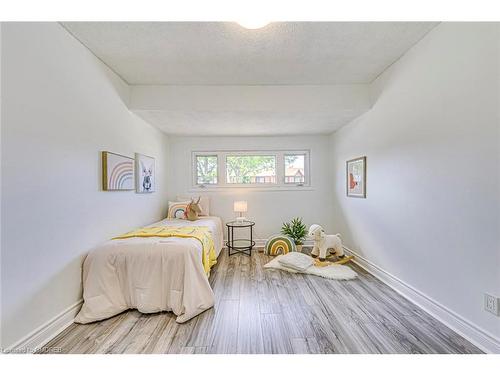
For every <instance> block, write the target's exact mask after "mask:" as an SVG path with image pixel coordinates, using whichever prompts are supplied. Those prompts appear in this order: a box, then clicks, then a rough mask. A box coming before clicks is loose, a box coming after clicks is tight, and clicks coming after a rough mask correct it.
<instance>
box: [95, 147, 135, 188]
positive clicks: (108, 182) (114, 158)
mask: <svg viewBox="0 0 500 375" xmlns="http://www.w3.org/2000/svg"><path fill="white" fill-rule="evenodd" d="M102 189H103V190H106V191H109V190H133V189H134V159H132V158H128V157H126V156H123V155H118V154H114V153H112V152H108V151H103V152H102Z"/></svg>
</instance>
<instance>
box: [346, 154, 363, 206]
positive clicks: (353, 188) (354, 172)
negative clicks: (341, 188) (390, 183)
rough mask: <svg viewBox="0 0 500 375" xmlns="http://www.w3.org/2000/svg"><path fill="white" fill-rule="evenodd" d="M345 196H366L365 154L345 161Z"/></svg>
mask: <svg viewBox="0 0 500 375" xmlns="http://www.w3.org/2000/svg"><path fill="white" fill-rule="evenodd" d="M346 185H347V190H346V191H347V196H348V197H355V198H366V156H362V157H360V158H356V159H351V160H348V161H347V162H346Z"/></svg>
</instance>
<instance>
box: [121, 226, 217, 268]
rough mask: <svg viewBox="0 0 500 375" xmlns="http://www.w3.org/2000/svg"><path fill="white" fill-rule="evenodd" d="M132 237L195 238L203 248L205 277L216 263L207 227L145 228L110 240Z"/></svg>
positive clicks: (212, 242)
mask: <svg viewBox="0 0 500 375" xmlns="http://www.w3.org/2000/svg"><path fill="white" fill-rule="evenodd" d="M132 237H181V238H196V239H197V240H198V241H200V243H201V246H202V248H203V251H202V262H203V268H204V269H205V272H206V274H207V275H209V274H210V269H211V268H212V266H214V265H215V264H216V263H217V256H216V255H215V246H214V240H213V239H212V234H211V233H210V230H209V229H208V227H146V228H140V229H136V230H133V231H131V232H128V233H125V234H123V235H121V236H118V237H114V238H112V239H113V240H122V239H126V238H132Z"/></svg>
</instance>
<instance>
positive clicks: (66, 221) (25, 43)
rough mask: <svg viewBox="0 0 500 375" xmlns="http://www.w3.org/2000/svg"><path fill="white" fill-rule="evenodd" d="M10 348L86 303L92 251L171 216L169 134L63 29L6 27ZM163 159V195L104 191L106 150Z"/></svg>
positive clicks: (5, 255)
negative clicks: (134, 108) (84, 282)
mask: <svg viewBox="0 0 500 375" xmlns="http://www.w3.org/2000/svg"><path fill="white" fill-rule="evenodd" d="M1 84H2V86H1V89H2V113H1V115H2V129H1V141H2V150H1V151H2V176H1V177H2V199H1V202H2V210H1V213H2V215H1V216H2V228H1V229H2V234H3V236H2V242H1V245H2V266H1V276H2V328H3V329H2V347H4V348H5V347H8V346H9V345H11V344H13V343H14V342H16V341H17V340H19V339H20V338H22V337H23V336H25V335H26V334H28V333H29V332H31V331H32V330H34V329H35V328H37V327H39V326H40V325H42V324H43V323H45V322H47V321H48V320H49V319H51V318H53V317H55V316H56V315H57V314H59V313H60V312H62V311H63V310H65V309H66V308H67V307H69V306H71V305H72V304H74V303H75V302H76V301H78V300H79V299H80V298H81V265H82V260H83V257H84V256H85V254H86V253H87V251H88V250H89V249H90V248H91V247H92V246H94V245H96V244H97V243H99V242H101V241H103V240H106V239H108V238H110V237H111V236H113V235H116V234H119V233H121V232H123V231H126V230H129V229H132V228H133V227H136V226H139V225H143V224H146V223H150V222H152V221H154V220H157V219H159V218H161V217H162V216H164V213H165V212H166V205H165V203H166V199H165V196H166V180H165V178H166V173H164V170H165V169H166V166H165V161H166V156H167V139H166V136H165V135H164V134H163V133H161V132H159V131H158V130H156V129H154V128H152V127H151V126H150V125H148V124H146V123H145V122H144V121H142V120H141V119H139V118H137V117H136V116H135V115H133V114H132V113H130V112H129V110H128V109H127V107H126V105H125V104H124V102H123V100H126V99H127V94H128V87H127V86H126V85H125V84H124V83H123V82H122V81H120V79H119V78H118V77H116V76H115V75H114V74H112V73H111V72H110V71H109V70H108V69H107V68H106V67H105V66H104V65H103V64H102V63H101V62H100V61H98V60H97V59H96V58H95V57H94V56H93V55H92V54H91V53H90V52H89V51H88V50H87V49H85V48H84V47H83V46H82V45H81V44H80V43H79V42H78V41H76V40H75V39H74V38H73V37H71V36H70V35H69V34H68V33H67V32H66V31H65V30H64V29H63V28H62V27H61V26H60V25H58V24H56V23H42V24H33V23H25V24H11V23H8V24H3V25H2V82H1ZM101 150H109V151H113V152H117V153H121V154H124V155H129V156H133V155H134V152H141V153H145V154H147V155H151V156H154V157H156V161H157V172H158V180H157V192H156V193H154V194H149V195H143V194H135V193H134V192H103V191H101V190H100V186H101V181H100V173H101V169H100V151H101Z"/></svg>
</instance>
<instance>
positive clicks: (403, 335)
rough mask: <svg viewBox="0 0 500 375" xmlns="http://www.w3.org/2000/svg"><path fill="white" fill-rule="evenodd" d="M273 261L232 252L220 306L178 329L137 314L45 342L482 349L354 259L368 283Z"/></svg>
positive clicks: (219, 284) (162, 349)
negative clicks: (282, 267) (273, 266)
mask: <svg viewBox="0 0 500 375" xmlns="http://www.w3.org/2000/svg"><path fill="white" fill-rule="evenodd" d="M269 260H271V257H269V256H266V255H264V254H262V253H259V252H257V251H254V252H253V254H252V256H251V257H248V256H246V255H232V256H231V257H229V256H228V255H227V252H226V251H225V250H224V251H223V252H222V253H221V255H220V257H219V259H218V264H217V265H216V266H215V267H214V269H213V270H212V273H211V275H210V284H211V285H212V288H213V290H214V293H215V298H216V302H215V306H214V308H212V309H210V310H208V311H206V312H204V313H203V314H201V315H199V316H197V317H195V318H193V319H191V320H190V321H188V322H186V323H184V324H178V323H177V322H176V321H175V316H174V315H173V314H172V313H156V314H141V313H139V312H138V311H136V310H129V311H126V312H124V313H122V314H119V315H117V316H114V317H112V318H110V319H107V320H104V321H101V322H96V323H91V324H85V325H81V324H72V325H71V326H70V327H68V328H67V329H66V330H64V331H63V332H62V333H60V334H59V335H58V336H57V337H55V338H54V339H53V340H51V341H50V342H49V343H48V344H47V345H46V346H48V347H57V348H59V349H60V352H61V353H176V354H209V353H220V354H226V353H227V354H230V353H245V354H247V353H248V354H259V353H266V354H288V353H289V354H293V353H300V354H316V353H325V354H326V353H481V351H480V350H479V349H478V348H477V347H475V346H474V345H473V344H471V343H470V342H468V341H467V340H466V339H464V338H463V337H461V336H460V335H458V334H457V333H455V332H454V331H452V330H451V329H449V328H448V327H446V326H444V325H443V324H441V323H440V322H439V321H437V320H435V319H434V318H432V317H431V316H429V315H428V314H427V313H426V312H424V311H423V310H421V309H420V308H418V307H417V306H415V305H414V304H413V303H411V302H410V301H408V300H406V299H405V298H403V297H402V296H400V295H399V294H398V293H396V292H395V291H394V290H392V289H390V288H389V287H388V286H386V285H385V284H383V283H382V282H380V281H379V280H377V279H376V278H375V277H374V276H373V275H371V274H369V273H367V272H366V271H364V270H363V269H361V268H360V267H358V266H356V265H355V264H352V263H351V265H350V266H351V267H353V268H355V270H356V272H358V274H359V278H357V279H356V280H349V281H336V280H326V279H323V278H319V277H316V276H310V275H301V274H290V273H287V272H283V271H278V270H267V269H264V268H263V265H264V264H266V263H267V262H268V261H269Z"/></svg>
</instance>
